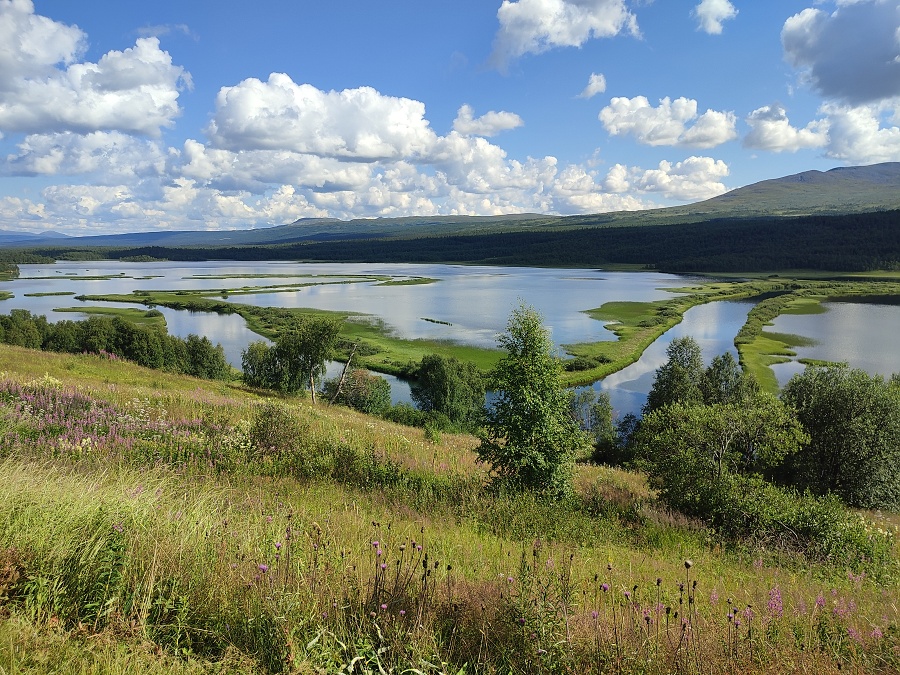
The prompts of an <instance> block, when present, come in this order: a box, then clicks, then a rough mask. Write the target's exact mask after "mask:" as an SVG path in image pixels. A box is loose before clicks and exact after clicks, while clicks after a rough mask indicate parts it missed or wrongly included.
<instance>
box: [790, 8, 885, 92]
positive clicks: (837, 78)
mask: <svg viewBox="0 0 900 675" xmlns="http://www.w3.org/2000/svg"><path fill="white" fill-rule="evenodd" d="M837 4H838V7H837V9H836V10H835V11H834V12H832V13H830V14H829V13H827V12H825V11H823V10H821V9H816V8H807V9H804V10H803V11H802V12H800V13H799V14H795V15H793V16H791V17H790V18H788V19H787V21H785V23H784V27H783V28H782V31H781V43H782V46H783V48H784V54H785V58H786V59H787V61H788V62H789V63H790V64H791V65H793V66H794V67H796V68H798V69H800V70H801V72H802V74H803V77H804V79H805V80H807V81H808V82H809V83H810V84H811V85H812V86H813V87H814V88H815V89H817V90H818V91H819V92H820V93H821V94H822V95H824V96H826V97H828V98H833V99H839V100H841V101H843V102H844V103H846V104H851V105H858V104H863V103H871V102H874V101H879V100H884V99H887V98H891V97H894V96H898V95H900V32H898V31H900V2H898V0H857V1H853V2H851V1H849V0H843V1H841V2H838V3H837Z"/></svg>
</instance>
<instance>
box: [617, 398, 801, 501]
mask: <svg viewBox="0 0 900 675" xmlns="http://www.w3.org/2000/svg"><path fill="white" fill-rule="evenodd" d="M805 440H806V436H805V434H804V433H803V429H802V427H801V425H800V423H799V421H798V420H797V419H796V417H795V416H794V415H793V412H792V411H791V409H790V408H788V407H787V406H785V405H784V404H783V403H781V402H780V401H779V400H778V399H776V398H775V397H773V396H770V395H765V394H761V395H759V396H757V397H755V398H753V399H748V400H746V401H743V402H741V403H740V404H735V403H717V404H713V405H689V404H685V403H681V402H676V403H673V404H671V405H668V406H664V407H662V408H659V409H658V410H654V411H653V412H651V413H649V414H648V415H646V416H645V417H644V419H643V420H642V422H641V425H640V427H639V428H638V430H637V431H636V433H635V438H634V442H635V447H636V452H637V454H638V456H639V457H640V459H641V460H642V462H643V464H644V465H645V466H646V468H647V473H648V475H649V477H650V482H651V484H652V485H653V486H654V487H655V488H657V489H658V490H659V494H660V498H661V499H662V500H663V501H664V502H665V503H666V504H667V505H669V506H671V507H673V508H675V509H678V510H679V511H681V512H682V513H686V514H688V515H692V516H698V517H701V518H708V517H710V516H712V515H713V514H714V512H716V511H718V510H719V509H721V508H722V504H723V501H724V500H729V499H734V495H733V494H731V487H732V486H733V485H734V484H736V483H735V481H734V480H733V478H734V477H736V476H744V477H746V476H751V475H755V474H770V473H771V472H772V470H773V469H775V468H776V467H778V466H779V465H780V464H781V463H782V462H783V461H784V459H785V457H787V456H789V455H792V454H794V453H796V452H797V451H798V450H799V448H800V446H801V444H802V443H803V442H804V441H805Z"/></svg>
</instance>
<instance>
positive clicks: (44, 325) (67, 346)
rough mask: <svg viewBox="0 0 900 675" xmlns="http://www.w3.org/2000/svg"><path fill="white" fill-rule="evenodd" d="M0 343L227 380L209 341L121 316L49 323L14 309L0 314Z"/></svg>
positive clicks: (150, 313) (218, 354)
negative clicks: (131, 362) (167, 330)
mask: <svg viewBox="0 0 900 675" xmlns="http://www.w3.org/2000/svg"><path fill="white" fill-rule="evenodd" d="M154 313H155V314H154ZM147 315H148V317H152V316H160V312H159V311H158V310H148V312H147ZM0 342H2V343H5V344H9V345H16V346H19V347H28V348H30V349H41V350H45V351H53V352H67V353H70V354H81V353H89V354H99V355H101V356H105V357H107V358H112V359H116V358H118V359H126V360H128V361H133V362H134V363H137V364H138V365H141V366H145V367H147V368H157V369H159V370H166V371H169V372H173V373H182V374H185V375H193V376H195V377H202V378H207V379H226V378H228V377H231V366H229V365H228V362H227V361H226V359H225V353H224V351H223V350H222V346H221V345H213V343H212V342H210V340H209V338H207V337H200V336H197V335H193V334H191V335H188V336H187V337H186V338H184V339H182V338H179V337H176V336H174V335H169V334H168V333H167V332H166V330H165V329H164V328H157V327H153V326H139V325H136V324H135V323H133V322H130V321H127V320H125V319H123V318H121V317H106V316H91V317H88V318H87V319H84V320H82V321H72V320H68V319H67V320H63V321H58V322H57V323H50V322H49V321H47V317H46V316H36V315H33V314H32V313H31V312H29V311H28V310H24V309H14V310H12V311H11V312H10V313H9V314H7V315H0Z"/></svg>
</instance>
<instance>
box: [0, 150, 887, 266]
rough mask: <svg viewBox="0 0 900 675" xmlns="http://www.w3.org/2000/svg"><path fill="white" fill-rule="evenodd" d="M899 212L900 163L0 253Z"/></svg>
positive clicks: (13, 242) (2, 234)
mask: <svg viewBox="0 0 900 675" xmlns="http://www.w3.org/2000/svg"><path fill="white" fill-rule="evenodd" d="M895 209H900V162H887V163H882V164H874V165H870V166H854V167H838V168H835V169H831V170H829V171H804V172H802V173H798V174H793V175H790V176H784V177H781V178H773V179H769V180H764V181H760V182H758V183H753V184H752V185H747V186H744V187H741V188H737V189H735V190H731V191H730V192H727V193H725V194H723V195H720V196H718V197H713V198H712V199H707V200H705V201H701V202H697V203H694V204H687V205H683V206H672V207H666V208H659V209H651V210H646V211H620V212H615V213H601V214H591V215H580V216H553V215H540V214H510V215H502V216H408V217H400V218H359V219H355V220H349V221H344V220H338V219H334V218H301V219H300V220H297V221H294V222H293V223H288V224H285V225H277V226H274V227H266V228H257V229H250V230H224V231H209V230H202V231H194V230H185V231H163V232H136V233H129V234H116V235H94V236H86V237H69V236H66V235H63V234H60V233H57V232H45V233H41V234H30V233H23V232H9V231H0V246H9V247H28V248H39V247H44V248H48V249H50V248H55V247H60V246H62V247H65V248H77V247H114V248H123V247H147V246H159V247H169V248H173V247H204V248H211V247H217V246H221V247H235V246H263V245H273V244H291V243H300V242H329V241H340V240H348V241H349V240H359V239H394V238H397V239H400V238H410V237H421V236H458V235H472V236H477V235H482V234H490V233H498V232H515V231H535V230H541V229H546V230H548V231H551V230H558V229H570V228H573V227H631V226H652V225H662V224H675V223H691V222H701V221H706V220H711V219H722V218H758V217H785V216H806V215H834V214H849V213H863V212H871V211H887V210H895Z"/></svg>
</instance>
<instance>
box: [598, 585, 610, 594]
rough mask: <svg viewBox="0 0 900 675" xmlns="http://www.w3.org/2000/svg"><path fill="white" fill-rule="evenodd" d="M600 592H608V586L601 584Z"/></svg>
mask: <svg viewBox="0 0 900 675" xmlns="http://www.w3.org/2000/svg"><path fill="white" fill-rule="evenodd" d="M600 590H601V591H603V592H604V593H606V592H607V591H608V590H609V584H601V585H600Z"/></svg>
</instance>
